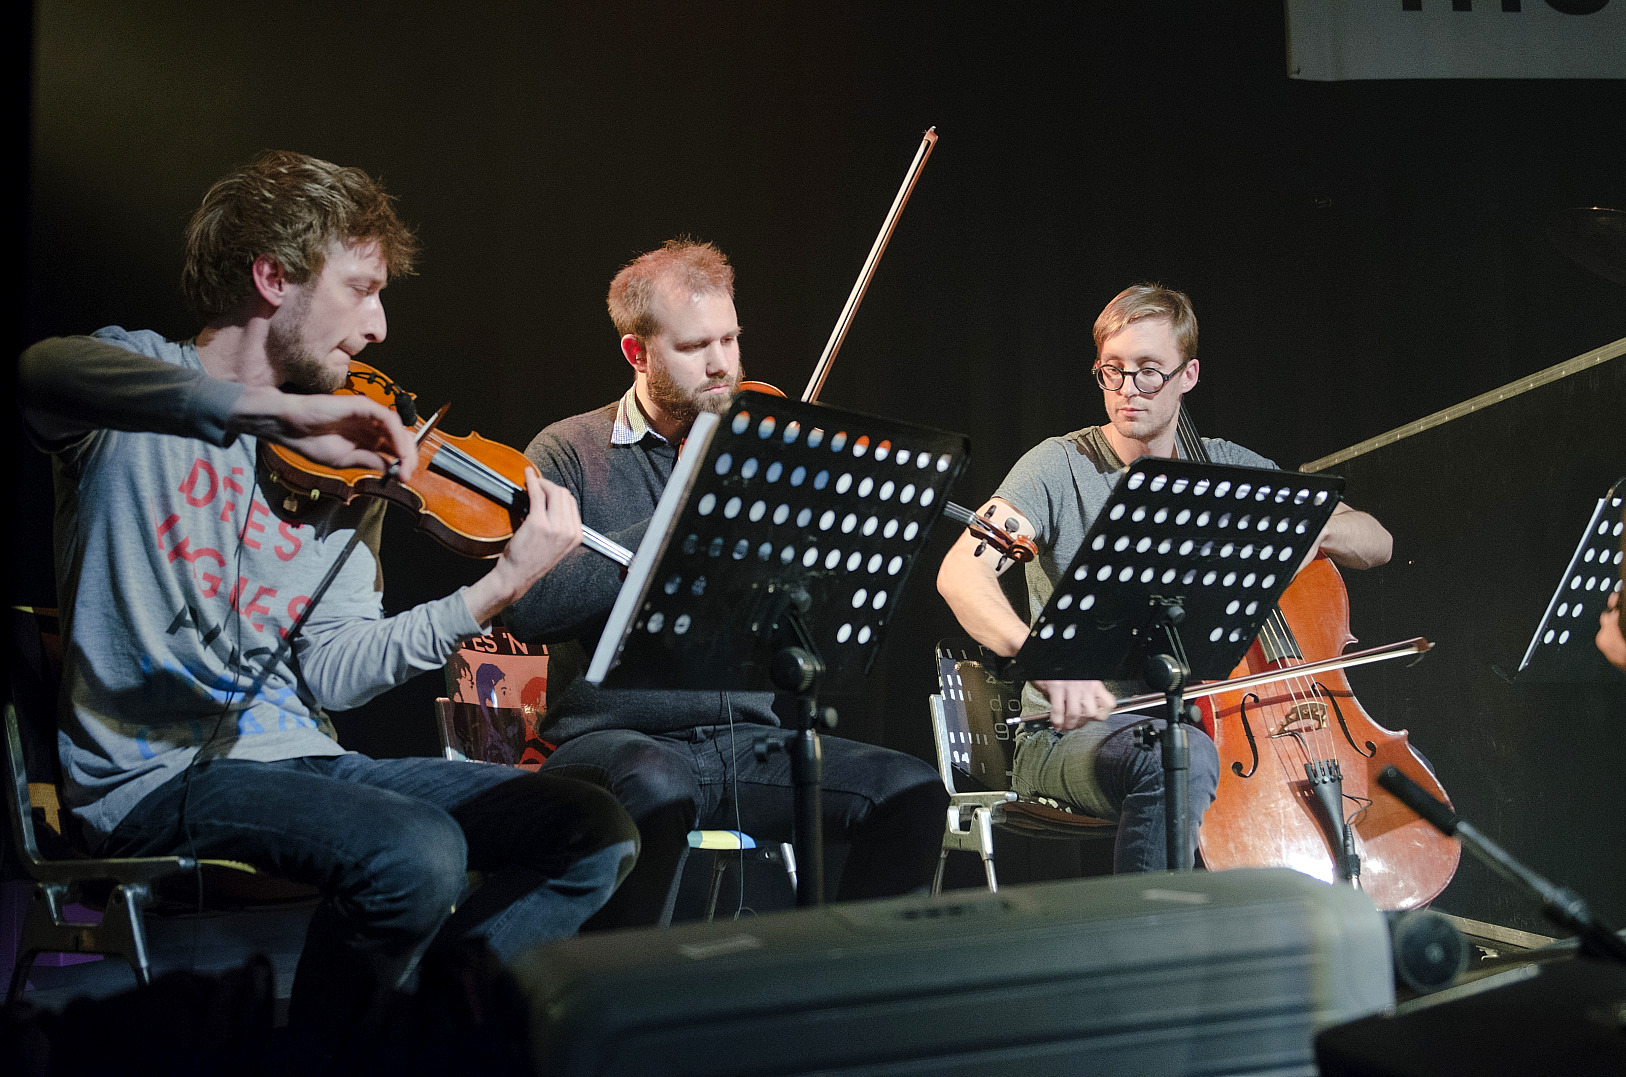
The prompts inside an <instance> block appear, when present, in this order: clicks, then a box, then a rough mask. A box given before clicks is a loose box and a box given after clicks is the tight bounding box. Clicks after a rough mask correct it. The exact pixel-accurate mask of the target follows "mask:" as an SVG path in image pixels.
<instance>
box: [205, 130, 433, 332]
mask: <svg viewBox="0 0 1626 1077" xmlns="http://www.w3.org/2000/svg"><path fill="white" fill-rule="evenodd" d="M393 201H394V199H393V198H392V197H391V196H390V195H389V194H388V193H386V192H385V190H384V186H383V184H381V183H380V182H379V181H377V180H375V179H373V178H372V177H371V176H369V175H368V174H367V173H365V172H363V171H362V170H361V169H359V168H340V167H339V166H338V165H335V164H331V163H329V162H327V161H322V160H318V159H317V158H315V157H309V156H307V155H305V154H303V153H293V152H291V151H288V150H271V151H269V152H267V153H263V154H261V155H260V156H259V157H258V158H257V159H256V160H255V161H254V162H253V163H252V164H250V165H248V166H246V167H244V168H240V169H238V170H237V171H235V172H232V173H231V174H229V175H227V176H224V177H222V178H221V179H220V180H218V181H217V182H216V183H215V185H214V186H213V187H210V188H209V193H208V194H206V195H204V196H203V204H202V205H200V206H199V207H198V209H197V212H196V213H194V214H192V220H191V221H189V222H188V223H187V226H186V263H185V265H184V266H183V267H182V269H181V291H182V293H184V294H185V296H186V299H187V301H188V302H189V303H191V304H192V306H193V307H194V308H195V309H196V310H197V311H198V313H200V314H202V315H203V316H204V317H205V318H208V319H211V320H212V319H215V318H219V317H222V316H225V315H229V314H232V313H235V312H236V311H238V310H240V309H241V308H242V306H243V305H244V304H245V303H246V302H248V300H249V299H250V298H251V297H252V296H253V294H254V277H253V268H254V262H255V259H257V258H259V257H260V256H261V255H265V256H267V257H270V258H273V259H275V260H276V262H277V264H278V265H280V266H281V267H282V271H283V273H284V274H286V275H287V278H288V279H289V280H290V281H292V282H293V283H295V284H303V283H304V282H305V281H308V280H310V279H311V278H312V277H314V276H316V275H317V274H319V273H320V272H321V271H322V266H323V264H324V263H325V262H326V260H327V251H328V245H329V243H330V242H331V241H333V240H338V241H340V242H343V243H348V242H353V241H356V240H372V241H375V242H377V243H378V245H379V248H380V250H381V252H382V253H383V256H384V263H385V265H387V266H388V267H389V273H390V276H392V277H396V276H401V275H404V274H408V273H411V272H412V263H413V259H414V258H416V257H417V254H418V240H417V237H415V236H414V235H413V234H412V230H411V229H409V228H408V227H407V226H406V225H405V224H403V223H401V219H400V218H399V217H397V216H396V215H395V208H394V206H393V205H391V203H392V202H393Z"/></svg>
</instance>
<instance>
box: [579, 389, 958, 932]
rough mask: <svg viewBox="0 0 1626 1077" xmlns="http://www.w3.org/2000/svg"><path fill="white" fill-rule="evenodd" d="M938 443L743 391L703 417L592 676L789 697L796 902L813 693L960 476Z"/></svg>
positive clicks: (812, 821)
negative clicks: (721, 411)
mask: <svg viewBox="0 0 1626 1077" xmlns="http://www.w3.org/2000/svg"><path fill="white" fill-rule="evenodd" d="M968 451H969V450H968V443H967V441H966V438H965V436H964V435H962V434H951V433H946V432H944V431H941V430H932V429H929V428H927V427H921V426H913V425H910V424H907V423H901V422H896V421H894V420H891V419H879V418H874V417H872V416H867V415H859V414H856V413H853V412H848V411H841V410H838V409H835V408H831V407H826V406H824V405H821V404H805V403H802V402H800V401H795V400H787V399H783V398H780V397H773V396H767V395H765V394H762V393H755V392H745V393H740V394H738V395H736V396H735V398H734V400H733V402H732V404H731V406H730V408H729V410H728V412H727V413H726V414H725V415H723V416H722V417H721V418H720V419H719V417H718V416H715V415H710V414H705V413H703V414H701V415H700V416H699V418H697V419H696V420H695V424H694V427H693V429H692V430H690V432H689V436H688V439H687V441H686V442H685V444H684V448H683V452H682V455H681V456H680V457H679V459H678V463H677V466H676V467H675V468H674V469H673V471H672V477H671V479H670V480H668V482H667V484H666V489H665V491H664V492H663V493H662V495H661V499H660V502H659V503H658V504H657V505H656V508H655V514H654V515H653V516H652V517H651V519H650V523H649V527H648V529H647V530H646V531H645V533H644V538H643V541H642V542H641V543H640V544H639V547H638V552H637V554H636V555H635V556H634V557H633V561H632V564H631V565H630V566H629V567H628V569H627V579H626V582H625V583H624V584H623V585H622V587H621V592H620V594H619V595H618V596H617V597H616V602H615V606H614V607H613V609H612V610H611V612H610V619H609V622H608V624H607V625H606V626H605V629H604V633H603V635H602V636H600V638H599V643H598V647H597V649H596V650H595V652H594V654H593V659H592V662H591V663H590V665H589V666H588V670H587V680H588V681H590V682H591V683H593V684H602V685H606V686H608V687H613V688H687V689H713V690H719V689H721V690H737V691H761V690H770V689H778V690H780V691H785V692H789V693H791V694H793V695H795V696H796V697H797V708H796V712H797V720H796V723H795V726H796V728H795V730H794V731H793V732H791V733H789V734H788V735H780V736H778V737H777V738H774V739H769V740H766V741H762V740H759V741H758V744H757V750H758V755H759V756H763V755H765V754H766V752H767V751H770V750H779V749H783V750H785V751H786V752H788V753H789V755H790V759H791V780H792V785H793V787H794V790H795V795H796V833H795V843H796V858H797V860H798V862H799V863H801V864H803V865H805V868H804V869H803V870H802V871H801V872H799V873H798V876H797V895H796V896H797V903H798V904H802V905H810V904H817V903H819V902H820V901H822V900H823V891H824V879H823V857H822V845H823V834H822V822H821V818H822V817H821V814H820V804H819V793H818V783H819V742H818V726H819V725H821V724H824V725H827V726H828V725H832V724H834V712H833V711H830V710H828V709H825V710H822V711H821V710H820V708H819V705H818V693H819V691H820V690H821V689H823V688H837V689H849V688H854V687H856V686H857V683H858V682H859V681H860V680H862V678H863V677H864V675H865V674H867V673H868V672H869V670H870V668H871V667H872V666H873V665H874V664H875V659H876V656H877V655H878V654H879V653H880V647H881V642H882V640H883V639H884V638H885V636H886V631H887V628H888V626H889V625H890V624H891V622H892V620H893V617H894V614H895V612H896V610H897V606H898V601H899V599H900V597H901V595H902V593H903V589H904V586H905V584H906V583H907V582H908V579H909V573H910V570H911V569H912V568H913V567H914V563H915V559H916V558H917V557H918V556H919V554H920V551H921V550H922V549H923V548H924V547H925V544H926V540H927V537H928V535H929V534H930V532H931V526H932V523H933V522H934V521H935V520H936V519H937V518H938V516H939V515H941V513H942V510H943V505H944V504H945V503H946V502H947V501H948V491H949V488H950V487H951V486H952V485H953V484H954V481H955V479H957V478H958V477H959V475H960V472H961V471H962V470H963V469H964V467H965V464H966V460H967V456H968Z"/></svg>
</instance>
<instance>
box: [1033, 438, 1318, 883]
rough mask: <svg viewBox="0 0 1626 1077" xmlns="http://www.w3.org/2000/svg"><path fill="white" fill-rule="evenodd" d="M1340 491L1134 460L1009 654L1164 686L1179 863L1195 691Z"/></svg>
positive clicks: (1269, 602)
mask: <svg viewBox="0 0 1626 1077" xmlns="http://www.w3.org/2000/svg"><path fill="white" fill-rule="evenodd" d="M1343 487H1344V480H1343V479H1341V478H1339V477H1337V476H1331V475H1301V474H1297V473H1294V472H1285V471H1271V470H1268V469H1263V468H1252V467H1239V466H1234V465H1228V464H1199V463H1193V462H1191V461H1189V460H1165V459H1161V458H1152V457H1143V458H1141V459H1139V460H1137V461H1135V462H1134V464H1132V465H1130V467H1129V469H1128V471H1127V472H1125V474H1124V476H1123V478H1122V479H1120V480H1119V482H1118V485H1117V486H1116V487H1115V488H1114V489H1113V492H1112V496H1111V497H1110V498H1109V499H1108V500H1107V503H1106V505H1105V506H1103V507H1102V509H1101V512H1100V514H1099V515H1098V516H1097V517H1096V518H1095V522H1094V524H1093V525H1092V526H1091V527H1090V530H1089V533H1088V534H1087V535H1085V536H1084V544H1083V545H1082V546H1080V547H1079V551H1078V554H1077V556H1075V557H1074V558H1073V562H1072V564H1070V565H1068V566H1067V571H1066V572H1064V573H1063V574H1062V575H1061V578H1060V579H1058V580H1057V581H1056V588H1055V591H1054V592H1053V593H1052V594H1051V596H1050V601H1049V602H1048V603H1046V604H1045V608H1044V610H1043V611H1042V612H1041V613H1040V614H1039V617H1038V619H1037V620H1036V621H1034V623H1033V627H1032V629H1031V630H1030V631H1029V633H1028V638H1027V641H1026V642H1025V643H1024V644H1023V645H1022V649H1021V650H1020V651H1018V652H1017V653H1016V656H1015V658H1013V659H1012V660H1011V663H1010V672H1011V674H1012V675H1014V676H1018V677H1020V678H1022V679H1023V680H1063V679H1064V680H1121V679H1129V678H1144V679H1145V680H1146V682H1147V683H1148V684H1150V685H1151V687H1152V688H1153V689H1154V690H1156V691H1160V692H1162V693H1163V694H1164V697H1165V699H1166V701H1167V704H1168V726H1167V729H1166V730H1164V731H1163V732H1162V733H1159V734H1156V737H1157V739H1158V741H1159V742H1160V743H1161V747H1162V751H1163V771H1164V797H1165V808H1166V811H1165V815H1166V820H1165V822H1166V827H1167V829H1166V834H1165V837H1166V840H1167V843H1168V863H1169V866H1170V868H1171V869H1183V868H1188V867H1190V866H1191V860H1190V857H1191V851H1190V842H1189V834H1188V829H1189V828H1188V827H1187V824H1186V811H1187V804H1188V797H1187V792H1186V771H1187V770H1188V769H1189V749H1188V746H1187V740H1186V730H1185V724H1186V723H1187V722H1190V721H1193V720H1194V719H1193V718H1192V717H1191V716H1189V715H1188V714H1187V713H1186V709H1185V706H1184V701H1183V694H1184V691H1185V685H1186V683H1187V681H1188V680H1189V679H1191V678H1193V677H1195V678H1197V679H1199V680H1218V679H1222V678H1224V677H1227V676H1229V675H1230V673H1231V671H1232V670H1233V669H1235V668H1236V666H1237V664H1238V663H1239V662H1241V661H1242V658H1243V656H1244V655H1245V654H1247V651H1248V648H1249V646H1251V645H1252V643H1253V640H1254V637H1255V636H1257V635H1258V634H1259V628H1260V626H1261V625H1262V624H1263V623H1264V621H1265V618H1266V617H1268V616H1270V613H1271V611H1272V610H1274V609H1275V608H1276V602H1277V600H1278V599H1280V598H1281V595H1282V592H1283V591H1285V590H1286V589H1287V585H1288V584H1289V583H1291V582H1292V580H1293V575H1294V573H1295V572H1296V570H1297V569H1298V566H1299V563H1300V561H1302V560H1303V558H1304V554H1305V552H1306V550H1308V549H1309V546H1310V544H1311V543H1312V542H1314V541H1315V539H1316V537H1317V536H1318V535H1320V533H1321V529H1322V528H1323V527H1324V526H1325V525H1326V523H1327V520H1328V518H1330V517H1331V516H1332V511H1333V509H1334V508H1335V507H1336V506H1337V504H1338V501H1339V498H1340V496H1341V495H1342V493H1343ZM1315 781H1316V779H1315V776H1313V775H1312V784H1315ZM1332 810H1333V811H1334V812H1336V813H1337V814H1336V818H1335V819H1334V822H1335V823H1336V822H1341V821H1342V811H1341V809H1340V807H1339V806H1338V805H1334V806H1333V808H1332Z"/></svg>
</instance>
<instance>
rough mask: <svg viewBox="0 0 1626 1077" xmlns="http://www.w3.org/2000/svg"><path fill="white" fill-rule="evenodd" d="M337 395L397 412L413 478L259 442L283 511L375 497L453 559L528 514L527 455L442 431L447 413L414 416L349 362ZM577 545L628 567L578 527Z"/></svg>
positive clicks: (486, 552) (387, 384)
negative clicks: (414, 457)
mask: <svg viewBox="0 0 1626 1077" xmlns="http://www.w3.org/2000/svg"><path fill="white" fill-rule="evenodd" d="M334 391H335V392H336V393H337V394H339V395H341V396H344V395H351V396H364V397H367V398H368V399H369V400H373V401H376V402H378V403H380V404H383V405H384V406H385V407H389V408H393V409H395V411H396V413H397V414H398V415H400V416H401V420H402V422H403V423H404V424H405V425H406V427H407V430H408V431H409V432H410V433H411V434H412V438H413V441H414V443H415V444H416V445H417V449H418V470H417V474H415V475H413V477H412V479H411V480H410V481H409V482H402V481H401V479H400V477H399V476H398V475H397V474H396V473H395V470H394V469H393V468H391V469H388V470H381V469H378V468H335V467H328V466H327V465H325V464H319V463H317V462H316V461H314V460H311V459H309V458H308V457H305V456H303V455H301V454H299V453H297V452H295V451H294V450H292V449H290V448H287V447H286V446H283V445H278V444H275V443H274V442H271V441H267V440H264V439H261V441H260V461H261V464H262V465H263V466H264V467H265V469H266V470H267V471H268V472H270V475H271V479H272V481H273V482H275V483H277V484H278V485H279V486H281V487H282V488H283V489H285V490H287V491H288V497H287V499H285V500H284V501H283V508H285V509H287V510H288V511H290V512H295V511H297V510H298V507H299V506H300V505H301V504H302V503H304V502H316V501H319V500H320V499H322V498H324V497H326V498H333V499H336V500H337V501H339V502H340V503H341V504H349V503H350V502H351V501H353V500H354V499H355V498H357V497H379V498H383V499H385V500H387V501H393V502H395V503H396V504H397V505H401V506H403V507H405V508H406V509H407V510H408V511H409V512H412V513H413V514H414V516H415V517H416V519H417V521H418V523H417V527H418V530H420V531H423V532H425V533H427V534H428V535H429V536H430V537H432V538H434V539H435V540H436V541H437V542H439V543H440V544H441V545H442V546H445V547H446V548H447V549H449V550H451V551H453V552H454V553H459V554H462V555H463V556H464V557H475V558H491V557H496V556H497V555H498V554H500V553H502V551H503V548H504V547H506V546H507V545H508V540H509V539H511V538H513V537H514V531H515V529H516V528H518V527H519V524H520V522H521V521H522V520H524V519H525V516H526V513H527V512H529V511H530V498H529V496H528V495H527V494H526V493H525V469H526V468H527V467H528V466H530V461H528V460H527V459H526V458H525V454H524V453H522V452H520V451H519V450H518V449H513V448H510V447H509V446H507V445H503V444H501V443H500V442H496V441H489V440H487V439H486V438H483V437H481V436H480V435H479V434H476V433H473V432H472V431H471V432H470V433H468V434H467V435H465V436H462V437H454V436H452V435H449V434H446V433H444V432H443V431H441V430H440V429H439V427H440V421H441V419H443V418H444V417H445V415H446V411H447V408H446V407H442V408H441V409H440V410H439V411H438V412H436V413H435V414H434V415H432V416H431V417H429V418H428V419H422V418H419V416H418V414H417V408H416V405H415V404H414V403H413V401H414V400H415V397H414V396H413V394H411V393H409V392H407V391H406V390H405V389H402V388H401V387H400V386H399V385H397V384H395V382H393V381H391V380H390V379H389V378H388V377H387V376H385V375H384V374H383V373H381V372H380V371H378V370H375V369H374V368H373V367H370V366H368V365H367V364H366V363H362V362H358V361H356V360H351V362H350V374H349V377H348V378H347V379H346V381H345V384H344V385H342V386H340V387H339V388H338V389H336V390H334ZM448 407H449V405H448ZM582 544H583V545H585V546H587V547H589V548H590V549H593V550H596V551H597V552H599V553H601V554H603V555H604V556H606V557H608V558H610V559H611V560H612V561H615V562H617V563H619V564H620V565H622V566H623V567H625V566H627V565H630V564H632V551H630V550H628V549H627V548H626V547H625V546H622V545H620V544H619V543H616V542H613V541H612V540H610V539H608V538H605V537H604V536H603V535H601V534H599V533H598V532H596V531H594V530H593V529H592V528H589V527H583V528H582Z"/></svg>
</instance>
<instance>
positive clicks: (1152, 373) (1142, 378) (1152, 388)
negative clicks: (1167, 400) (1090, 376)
mask: <svg viewBox="0 0 1626 1077" xmlns="http://www.w3.org/2000/svg"><path fill="white" fill-rule="evenodd" d="M1190 365H1191V360H1190V359H1187V360H1186V361H1185V362H1183V363H1181V364H1180V365H1179V366H1177V367H1175V368H1174V369H1173V370H1171V371H1169V372H1168V373H1167V374H1165V373H1163V371H1161V370H1159V369H1158V368H1157V367H1155V366H1143V367H1141V368H1140V369H1139V370H1137V371H1135V372H1134V373H1133V374H1132V375H1130V376H1132V377H1133V378H1134V379H1135V388H1136V389H1139V390H1140V391H1141V392H1143V393H1145V394H1146V395H1147V396H1156V395H1157V394H1158V393H1161V392H1162V391H1163V387H1164V386H1165V385H1167V384H1168V383H1169V379H1171V378H1173V377H1175V376H1176V375H1177V374H1179V373H1180V372H1181V371H1182V370H1184V369H1186V367H1188V366H1190ZM1129 373H1130V372H1129V371H1127V370H1125V369H1124V368H1123V367H1121V366H1107V365H1105V364H1102V363H1097V364H1095V384H1097V385H1099V386H1100V387H1101V388H1103V389H1105V390H1107V391H1108V392H1111V391H1113V390H1115V389H1121V388H1123V384H1124V375H1125V374H1129Z"/></svg>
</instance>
